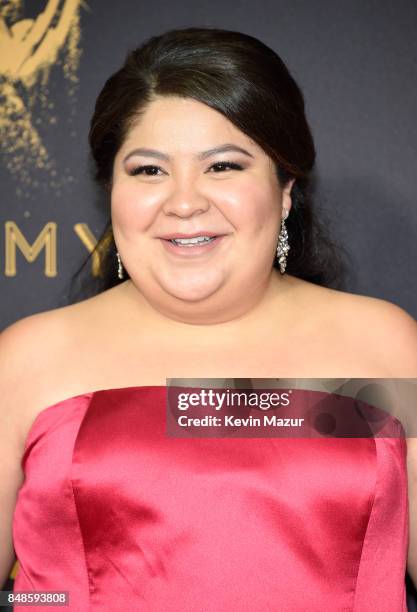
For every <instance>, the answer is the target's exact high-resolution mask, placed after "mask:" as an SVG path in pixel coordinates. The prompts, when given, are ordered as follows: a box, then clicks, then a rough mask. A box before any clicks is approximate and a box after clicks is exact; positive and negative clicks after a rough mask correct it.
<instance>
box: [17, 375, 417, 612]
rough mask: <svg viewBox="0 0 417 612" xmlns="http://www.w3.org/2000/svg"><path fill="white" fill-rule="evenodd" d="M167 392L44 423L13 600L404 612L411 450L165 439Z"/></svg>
mask: <svg viewBox="0 0 417 612" xmlns="http://www.w3.org/2000/svg"><path fill="white" fill-rule="evenodd" d="M166 392H167V389H166V387H163V386H149V387H127V388H121V389H107V390H104V391H96V392H92V393H85V394H83V395H78V396H76V397H72V398H69V399H66V400H63V401H60V402H58V403H57V404H54V405H53V406H49V407H48V408H45V409H44V410H42V411H41V412H40V413H39V414H38V416H37V417H36V419H35V421H34V423H33V425H32V427H31V430H30V432H29V434H28V438H27V441H26V446H25V453H24V456H23V458H22V465H23V469H24V471H25V475H26V479H25V481H24V483H23V485H22V487H21V489H20V490H19V494H18V499H17V505H16V510H15V514H14V522H13V537H14V544H15V550H16V554H17V558H18V560H19V571H18V574H17V576H16V579H15V586H14V589H15V591H21V590H28V591H35V590H38V591H45V590H49V591H64V590H65V591H69V598H70V604H69V607H62V606H48V608H42V609H45V610H48V611H49V610H61V611H62V610H74V611H76V612H84V611H86V612H87V611H90V610H91V611H103V612H104V611H108V612H110V611H111V612H118V611H120V612H135V611H137V612H243V611H245V612H267V611H271V612H272V611H274V612H275V611H276V612H307V611H308V612H327V611H331V612H339V611H340V612H342V611H344V612H348V611H349V612H353V611H355V612H404V611H406V610H407V606H406V595H405V584H404V577H405V567H406V565H405V564H406V552H407V542H408V498H407V472H406V441H405V439H404V438H393V437H392V438H350V439H349V438H339V439H329V438H315V439H307V438H303V439H300V438H299V439H284V438H220V439H214V438H212V439H202V438H200V439H197V438H187V439H179V438H170V437H168V436H167V435H166V432H165V429H166V415H165V412H166ZM28 609H32V608H27V607H23V606H15V610H22V611H23V610H24V611H27V610H28ZM36 609H40V608H36Z"/></svg>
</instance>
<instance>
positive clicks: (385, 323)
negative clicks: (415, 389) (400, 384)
mask: <svg viewBox="0 0 417 612" xmlns="http://www.w3.org/2000/svg"><path fill="white" fill-rule="evenodd" d="M345 307H346V309H345V313H346V316H348V317H349V319H350V321H351V324H352V325H353V326H355V327H356V329H357V334H358V336H359V337H362V338H363V339H364V341H366V342H367V343H370V345H371V346H372V348H373V351H374V353H375V354H376V355H379V356H380V358H381V360H382V362H383V363H384V365H385V367H386V368H387V377H392V378H417V321H416V320H415V319H414V318H413V317H412V316H411V315H410V314H409V313H408V312H407V311H406V310H404V309H403V308H401V307H400V306H398V305H397V304H394V303H392V302H389V301H387V300H383V299H379V298H373V297H368V296H361V295H349V294H347V297H346V298H345Z"/></svg>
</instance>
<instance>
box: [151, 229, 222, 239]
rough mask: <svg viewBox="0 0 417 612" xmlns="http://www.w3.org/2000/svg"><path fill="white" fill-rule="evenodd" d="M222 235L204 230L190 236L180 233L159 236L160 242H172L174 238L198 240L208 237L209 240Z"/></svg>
mask: <svg viewBox="0 0 417 612" xmlns="http://www.w3.org/2000/svg"><path fill="white" fill-rule="evenodd" d="M222 235H224V234H219V233H218V232H217V233H216V232H209V231H206V230H200V231H199V232H194V233H192V234H183V233H182V232H175V233H172V234H164V235H162V236H159V238H161V239H162V240H174V239H175V238H198V237H199V236H208V237H209V238H212V237H217V236H222Z"/></svg>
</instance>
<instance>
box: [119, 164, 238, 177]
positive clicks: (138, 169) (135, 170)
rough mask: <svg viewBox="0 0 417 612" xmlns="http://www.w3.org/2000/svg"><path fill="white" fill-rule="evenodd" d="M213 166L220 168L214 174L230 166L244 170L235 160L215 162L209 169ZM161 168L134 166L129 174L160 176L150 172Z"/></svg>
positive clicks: (232, 168)
mask: <svg viewBox="0 0 417 612" xmlns="http://www.w3.org/2000/svg"><path fill="white" fill-rule="evenodd" d="M211 168H220V171H219V170H216V171H215V172H214V174H220V173H222V172H224V170H225V169H226V168H229V169H230V170H243V166H241V165H240V164H236V163H235V162H226V161H224V162H216V163H215V164H212V165H211V166H210V168H209V170H211ZM160 169H161V168H160V167H159V166H154V165H147V166H137V167H136V168H133V170H131V171H129V172H128V174H129V176H138V175H141V174H143V175H145V176H160V175H159V174H156V173H155V172H151V173H148V171H149V170H152V171H154V170H160Z"/></svg>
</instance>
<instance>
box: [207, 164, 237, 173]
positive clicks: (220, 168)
mask: <svg viewBox="0 0 417 612" xmlns="http://www.w3.org/2000/svg"><path fill="white" fill-rule="evenodd" d="M211 168H218V169H219V170H220V171H223V170H225V168H229V169H230V170H243V168H242V166H241V165H240V164H235V163H234V162H227V161H224V162H217V163H215V164H213V165H212V166H210V170H211ZM215 173H216V174H217V170H216V171H215Z"/></svg>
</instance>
